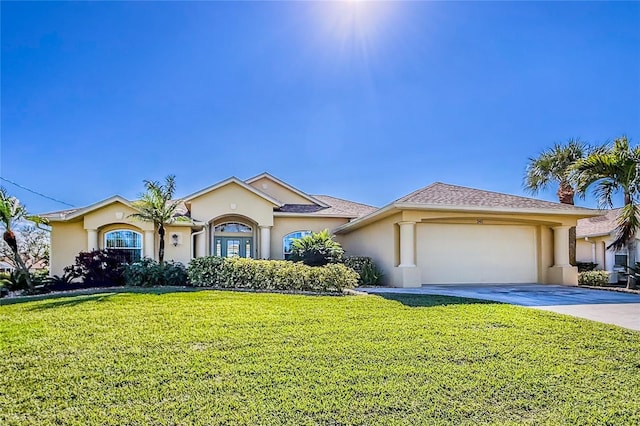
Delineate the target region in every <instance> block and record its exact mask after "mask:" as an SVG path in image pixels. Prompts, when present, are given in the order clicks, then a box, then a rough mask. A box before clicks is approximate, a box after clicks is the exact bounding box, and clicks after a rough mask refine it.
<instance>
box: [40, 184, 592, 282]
mask: <svg viewBox="0 0 640 426" xmlns="http://www.w3.org/2000/svg"><path fill="white" fill-rule="evenodd" d="M183 200H184V204H183V206H182V209H181V211H180V212H179V214H181V215H184V216H186V217H189V218H190V219H191V220H190V221H189V222H177V223H175V224H173V225H171V226H168V227H167V230H166V253H165V257H166V259H169V260H175V261H179V262H183V263H188V262H189V261H190V260H191V259H192V258H194V257H200V256H209V255H217V256H240V257H251V258H265V259H283V258H286V257H287V255H288V251H289V249H290V241H291V240H292V239H294V238H299V237H300V236H302V235H304V234H306V233H309V232H312V231H313V232H318V231H321V230H323V229H325V228H326V229H329V231H331V232H333V233H334V234H336V239H337V240H338V241H339V242H340V243H342V245H343V247H344V248H345V250H346V252H347V254H350V255H362V256H371V257H372V258H373V259H374V260H375V261H376V263H377V264H378V265H379V266H380V267H381V268H382V269H383V271H384V274H385V276H384V282H385V284H387V285H393V286H398V287H416V286H420V285H422V284H435V283H534V282H541V283H559V284H577V270H576V268H575V267H572V266H571V265H569V229H570V228H571V227H572V226H576V223H577V221H578V219H581V218H585V217H592V216H596V215H598V214H600V213H599V212H598V211H597V210H591V209H585V208H581V207H575V206H570V205H565V204H559V203H552V202H548V201H541V200H536V199H532V198H525V197H519V196H514V195H507V194H499V193H495V192H489V191H481V190H478V189H471V188H465V187H460V186H454V185H447V184H444V183H434V184H432V185H429V186H427V187H425V188H423V189H420V190H418V191H415V192H413V193H411V194H409V195H407V196H405V197H402V198H400V199H398V200H396V201H394V202H392V203H391V204H388V205H387V206H385V207H383V208H380V209H378V208H375V207H372V206H368V205H365V204H360V203H355V202H352V201H347V200H343V199H340V198H334V197H330V196H326V195H309V194H306V193H304V192H302V191H300V190H299V189H296V188H294V187H293V186H291V185H289V184H287V183H286V182H283V181H281V180H279V179H277V178H275V177H273V176H271V175H269V174H267V173H263V174H261V175H258V176H256V177H253V178H251V179H248V180H246V181H242V180H239V179H237V178H235V177H232V178H229V179H226V180H224V181H221V182H219V183H217V184H215V185H213V186H210V187H208V188H205V189H203V190H201V191H198V192H196V193H194V194H191V195H188V196H186V197H184V198H183ZM135 211H136V210H135V208H134V207H133V206H132V204H131V202H130V201H129V200H126V199H124V198H123V197H120V196H114V197H111V198H108V199H106V200H103V201H100V202H98V203H96V204H93V205H91V206H88V207H85V208H81V209H76V210H67V211H63V212H55V213H49V214H46V215H44V216H45V217H47V218H48V219H49V221H50V223H51V226H52V232H51V260H50V266H51V273H52V274H60V273H62V270H63V268H64V267H65V266H67V265H69V264H72V263H73V262H74V258H75V256H76V255H77V254H78V252H80V251H86V250H91V249H99V248H100V249H101V248H113V249H116V250H119V251H120V252H121V253H122V256H123V258H125V259H128V260H135V259H139V258H140V257H143V256H146V257H150V258H156V257H157V244H158V241H157V232H156V230H155V229H154V226H153V224H151V223H147V222H139V221H135V220H132V219H131V218H130V215H131V214H132V213H134V212H135Z"/></svg>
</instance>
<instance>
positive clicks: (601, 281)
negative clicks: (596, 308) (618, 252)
mask: <svg viewBox="0 0 640 426" xmlns="http://www.w3.org/2000/svg"><path fill="white" fill-rule="evenodd" d="M578 284H580V285H591V286H599V287H601V286H605V285H607V284H609V272H607V271H585V272H580V273H578Z"/></svg>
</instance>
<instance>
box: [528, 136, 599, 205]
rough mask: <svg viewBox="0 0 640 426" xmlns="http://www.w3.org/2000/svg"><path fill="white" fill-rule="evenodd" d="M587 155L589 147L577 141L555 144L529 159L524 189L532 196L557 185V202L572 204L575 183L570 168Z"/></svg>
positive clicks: (571, 140)
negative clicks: (554, 184)
mask: <svg viewBox="0 0 640 426" xmlns="http://www.w3.org/2000/svg"><path fill="white" fill-rule="evenodd" d="M588 154H589V147H588V146H587V145H586V144H585V143H584V142H582V141H580V140H579V139H569V140H568V141H567V143H566V144H564V145H562V144H559V143H556V144H555V145H554V146H553V147H552V148H549V149H547V150H545V151H543V152H542V153H541V154H540V155H539V156H538V157H537V158H529V164H528V165H527V172H526V175H525V181H524V188H525V189H526V190H527V191H529V192H531V193H532V194H534V195H535V194H537V193H538V192H539V191H540V190H542V189H545V188H547V187H549V185H551V184H552V183H557V184H558V193H557V194H558V201H560V202H561V203H563V204H573V198H574V195H575V182H574V180H573V175H572V173H571V167H572V166H573V165H574V164H575V162H576V161H578V160H579V159H581V158H584V157H586V156H587V155H588Z"/></svg>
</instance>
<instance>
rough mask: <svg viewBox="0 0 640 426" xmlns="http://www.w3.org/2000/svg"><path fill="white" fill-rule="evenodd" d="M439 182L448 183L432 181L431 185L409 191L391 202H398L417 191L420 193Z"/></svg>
mask: <svg viewBox="0 0 640 426" xmlns="http://www.w3.org/2000/svg"><path fill="white" fill-rule="evenodd" d="M438 184H440V185H447V184H446V183H442V182H432V183H430V184H429V185H427V186H423V187H422V188H419V189H416V190H415V191H413V192H410V193H408V194H407V195H403V196H402V197H399V198H396V199H395V200H393V201H392V202H391V204H394V203H397V202H398V201H400V200H402V199H403V198H409V197H411V196H412V195H414V194H417V193H419V192H422V191H424V190H427V189H429V188H431V187H432V186H435V185H438Z"/></svg>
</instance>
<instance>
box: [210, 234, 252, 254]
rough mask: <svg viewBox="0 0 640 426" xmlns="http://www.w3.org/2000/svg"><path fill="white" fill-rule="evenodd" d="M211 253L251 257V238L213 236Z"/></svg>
mask: <svg viewBox="0 0 640 426" xmlns="http://www.w3.org/2000/svg"><path fill="white" fill-rule="evenodd" d="M213 255H214V256H220V257H246V258H250V257H253V238H247V237H215V238H214V243H213Z"/></svg>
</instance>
